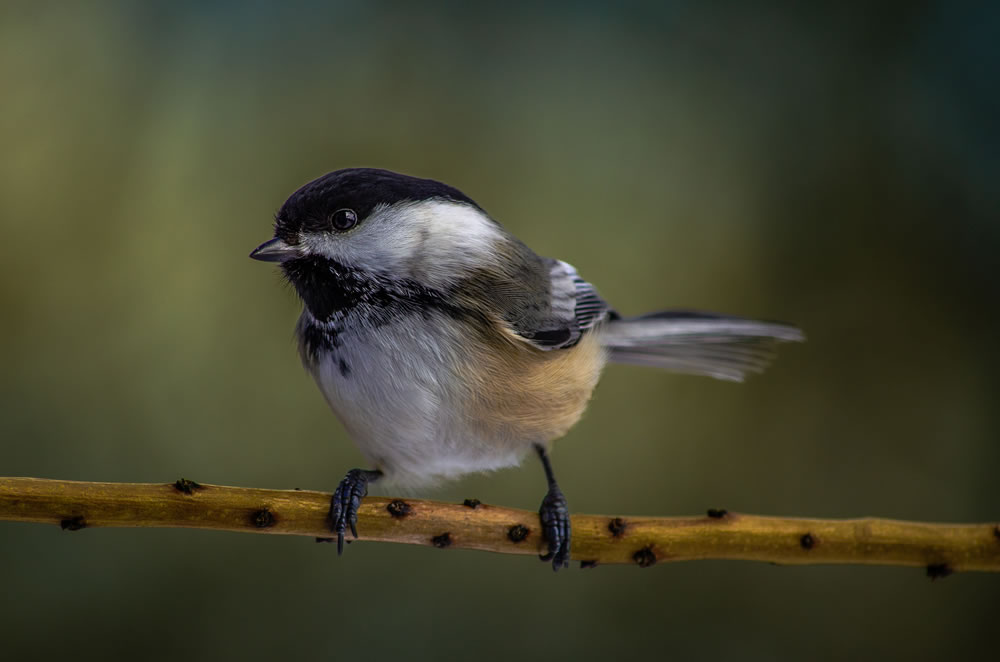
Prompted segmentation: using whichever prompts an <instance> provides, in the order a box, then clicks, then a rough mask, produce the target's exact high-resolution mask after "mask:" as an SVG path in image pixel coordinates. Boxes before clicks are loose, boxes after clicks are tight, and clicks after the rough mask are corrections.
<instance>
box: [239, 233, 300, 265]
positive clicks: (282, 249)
mask: <svg viewBox="0 0 1000 662" xmlns="http://www.w3.org/2000/svg"><path fill="white" fill-rule="evenodd" d="M250 257H252V258H253V259H255V260H260V261H261V262H285V261H286V260H292V259H295V258H297V257H299V250H298V249H297V248H296V247H295V246H289V245H288V244H286V243H285V242H283V241H282V240H281V239H278V238H277V237H275V238H274V239H271V240H270V241H265V242H264V243H263V244H261V245H260V246H258V247H257V248H255V249H253V252H252V253H250Z"/></svg>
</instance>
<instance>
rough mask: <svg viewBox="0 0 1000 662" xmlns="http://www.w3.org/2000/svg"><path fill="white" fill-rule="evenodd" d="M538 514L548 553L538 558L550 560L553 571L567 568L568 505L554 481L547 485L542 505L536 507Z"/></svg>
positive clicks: (568, 537) (568, 539) (568, 538)
mask: <svg viewBox="0 0 1000 662" xmlns="http://www.w3.org/2000/svg"><path fill="white" fill-rule="evenodd" d="M538 516H539V518H541V520H542V534H543V535H544V536H545V540H546V541H548V543H549V553H548V554H543V555H541V556H540V557H539V558H540V559H542V560H543V561H552V570H554V571H558V570H559V568H568V567H569V541H570V524H569V507H568V506H567V505H566V497H564V496H563V493H562V490H560V489H559V486H558V485H556V484H555V483H553V484H552V485H550V486H549V491H548V494H546V495H545V498H544V499H543V500H542V507H541V508H539V509H538Z"/></svg>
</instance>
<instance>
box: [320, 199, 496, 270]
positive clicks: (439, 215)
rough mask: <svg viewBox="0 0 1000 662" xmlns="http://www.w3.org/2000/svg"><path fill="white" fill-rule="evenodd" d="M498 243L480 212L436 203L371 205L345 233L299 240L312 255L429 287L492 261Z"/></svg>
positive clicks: (493, 228)
mask: <svg viewBox="0 0 1000 662" xmlns="http://www.w3.org/2000/svg"><path fill="white" fill-rule="evenodd" d="M503 240H504V234H503V231H502V230H501V229H500V227H499V226H498V225H497V224H496V223H494V222H493V221H492V220H490V218H489V217H488V216H486V214H484V213H483V212H481V211H480V210H478V209H476V208H475V207H473V206H471V205H467V204H464V203H458V202H450V201H448V200H441V199H436V200H422V201H419V202H401V203H397V204H395V205H391V206H388V205H386V206H382V207H376V208H375V210H373V211H372V213H371V214H369V215H368V218H366V219H364V220H363V221H362V222H361V224H360V225H358V227H357V228H356V229H355V230H353V231H351V232H348V233H345V234H336V233H323V234H320V235H303V236H302V237H301V242H302V244H303V245H305V246H306V247H307V249H308V251H309V252H310V253H312V254H315V255H323V256H324V257H328V258H330V259H332V260H335V261H337V262H340V263H341V264H343V265H345V266H350V267H355V268H359V269H364V270H366V271H371V272H375V273H383V274H386V275H388V276H393V277H396V278H413V279H415V280H418V281H419V282H420V283H421V284H424V285H428V286H430V287H443V286H445V285H447V284H448V283H450V282H453V281H454V280H456V278H459V277H461V276H463V275H465V273H466V272H468V271H470V270H472V269H475V268H479V267H482V266H484V265H488V264H492V263H495V262H496V260H497V259H498V256H497V251H496V244H497V242H501V241H503Z"/></svg>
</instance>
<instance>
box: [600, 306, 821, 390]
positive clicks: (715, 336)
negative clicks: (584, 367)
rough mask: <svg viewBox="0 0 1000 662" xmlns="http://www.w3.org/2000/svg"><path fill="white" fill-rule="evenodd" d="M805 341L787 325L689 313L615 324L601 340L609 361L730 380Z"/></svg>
mask: <svg viewBox="0 0 1000 662" xmlns="http://www.w3.org/2000/svg"><path fill="white" fill-rule="evenodd" d="M803 340H805V335H804V334H803V333H802V331H801V330H799V329H798V328H796V327H794V326H791V325H790V324H782V323H780V322H765V321H759V320H752V319H746V318H743V317H732V316H728V315H717V314H715V313H701V312H697V311H687V310H673V311H671V310H668V311H664V312H660V313H653V314H650V315H643V316H641V317H631V318H617V319H613V320H611V321H609V322H608V323H607V324H606V325H605V327H604V329H603V333H602V336H601V341H602V343H603V344H604V345H605V346H606V347H607V348H608V349H610V350H611V352H610V358H611V361H613V362H616V363H630V364H635V365H647V366H652V367H656V368H663V369H665V370H671V371H674V372H682V373H687V374H692V375H705V376H708V377H715V378H716V379H727V380H731V381H743V379H744V378H745V377H746V375H747V374H748V373H759V372H763V371H764V369H765V368H766V367H767V366H768V365H769V364H770V363H771V361H772V360H773V359H774V356H775V351H776V346H777V344H778V343H780V342H801V341H803Z"/></svg>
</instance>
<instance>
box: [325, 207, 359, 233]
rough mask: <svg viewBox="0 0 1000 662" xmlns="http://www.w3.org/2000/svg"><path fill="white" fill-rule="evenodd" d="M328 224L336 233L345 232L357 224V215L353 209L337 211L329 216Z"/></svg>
mask: <svg viewBox="0 0 1000 662" xmlns="http://www.w3.org/2000/svg"><path fill="white" fill-rule="evenodd" d="M330 224H331V225H333V229H334V230H336V231H337V232H347V231H348V230H350V229H351V228H353V227H354V226H355V225H357V224H358V215H357V214H355V213H354V210H353V209H338V210H337V211H335V212H333V215H332V216H330Z"/></svg>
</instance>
